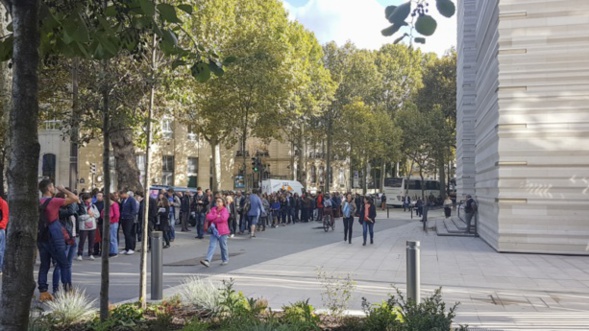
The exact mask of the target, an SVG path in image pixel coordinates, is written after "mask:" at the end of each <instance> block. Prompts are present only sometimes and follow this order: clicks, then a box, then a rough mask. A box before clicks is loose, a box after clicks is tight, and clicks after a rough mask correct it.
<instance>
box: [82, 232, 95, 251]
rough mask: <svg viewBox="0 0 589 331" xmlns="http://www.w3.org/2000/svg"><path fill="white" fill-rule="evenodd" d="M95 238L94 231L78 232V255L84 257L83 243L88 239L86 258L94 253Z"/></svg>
mask: <svg viewBox="0 0 589 331" xmlns="http://www.w3.org/2000/svg"><path fill="white" fill-rule="evenodd" d="M95 236H96V230H90V231H80V245H79V246H78V255H84V243H85V242H86V238H88V256H90V255H92V254H93V253H94V252H93V251H94V237H95Z"/></svg>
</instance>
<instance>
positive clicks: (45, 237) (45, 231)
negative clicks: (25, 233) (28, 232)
mask: <svg viewBox="0 0 589 331" xmlns="http://www.w3.org/2000/svg"><path fill="white" fill-rule="evenodd" d="M51 200H52V198H49V199H46V200H45V202H43V204H42V205H40V206H39V223H37V242H46V241H49V221H48V220H47V215H45V210H46V209H47V205H49V202H51Z"/></svg>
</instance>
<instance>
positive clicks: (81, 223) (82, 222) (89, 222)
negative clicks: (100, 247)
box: [78, 214, 96, 231]
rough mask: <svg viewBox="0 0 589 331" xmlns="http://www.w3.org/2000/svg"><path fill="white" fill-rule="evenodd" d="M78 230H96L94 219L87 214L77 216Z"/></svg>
mask: <svg viewBox="0 0 589 331" xmlns="http://www.w3.org/2000/svg"><path fill="white" fill-rule="evenodd" d="M78 230H79V231H90V230H96V219H95V218H94V217H91V216H90V215H88V214H84V215H80V216H79V217H78Z"/></svg>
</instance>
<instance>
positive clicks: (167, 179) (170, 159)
mask: <svg viewBox="0 0 589 331" xmlns="http://www.w3.org/2000/svg"><path fill="white" fill-rule="evenodd" d="M161 184H162V185H170V186H174V156H173V155H164V156H163V162H162V182H161Z"/></svg>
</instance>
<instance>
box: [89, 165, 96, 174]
mask: <svg viewBox="0 0 589 331" xmlns="http://www.w3.org/2000/svg"><path fill="white" fill-rule="evenodd" d="M90 173H91V174H95V173H96V163H90Z"/></svg>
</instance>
